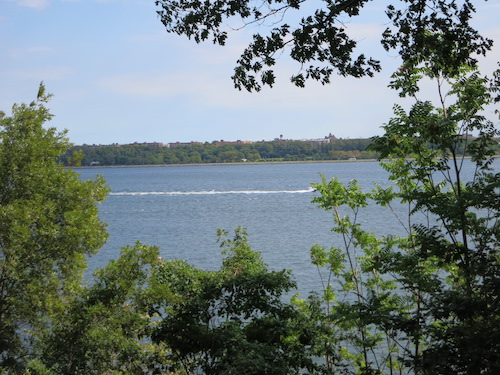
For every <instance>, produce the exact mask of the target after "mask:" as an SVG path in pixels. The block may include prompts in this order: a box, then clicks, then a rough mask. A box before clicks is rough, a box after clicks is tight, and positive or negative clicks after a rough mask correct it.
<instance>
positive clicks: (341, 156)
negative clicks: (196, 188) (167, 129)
mask: <svg viewBox="0 0 500 375" xmlns="http://www.w3.org/2000/svg"><path fill="white" fill-rule="evenodd" d="M370 142H371V140H370V139H337V140H334V141H332V142H331V143H324V144H321V145H315V146H313V145H311V143H310V142H308V141H290V140H288V141H272V142H256V143H249V144H224V145H220V146H219V145H216V144H213V143H205V144H196V143H193V144H190V145H182V146H175V147H171V148H169V147H159V146H154V145H108V146H89V145H83V146H74V147H72V148H71V149H70V150H69V151H68V152H67V153H66V154H65V155H63V157H62V159H61V160H62V162H63V163H64V164H65V165H73V166H77V165H80V164H81V165H84V166H89V165H146V164H179V163H182V164H193V163H205V164H208V163H234V162H242V161H243V159H246V160H247V161H249V162H259V161H306V160H347V159H349V158H358V159H375V158H376V157H377V156H378V155H377V153H375V152H373V151H367V147H368V145H369V144H370Z"/></svg>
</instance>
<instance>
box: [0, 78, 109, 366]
mask: <svg viewBox="0 0 500 375" xmlns="http://www.w3.org/2000/svg"><path fill="white" fill-rule="evenodd" d="M49 98H50V95H47V94H45V88H44V86H43V84H41V85H40V89H39V92H38V96H37V99H36V100H35V101H34V102H32V103H31V104H16V105H14V106H13V108H12V115H11V116H7V115H6V114H5V113H4V112H0V369H2V370H4V371H9V372H17V371H19V370H20V369H21V368H22V367H23V365H24V364H25V362H26V354H27V352H28V349H29V348H30V347H31V344H32V339H33V338H34V336H35V333H36V332H37V331H38V330H39V329H41V328H42V327H44V326H46V325H47V324H50V316H51V315H52V314H54V313H56V312H58V311H59V310H60V309H61V308H62V306H63V304H64V303H66V302H67V301H68V300H69V299H71V298H72V297H71V296H72V295H73V293H74V291H75V290H77V289H78V288H79V285H80V281H81V280H80V278H81V276H82V272H83V270H84V269H85V268H86V258H85V257H86V256H87V255H91V254H94V253H95V252H96V251H97V250H98V249H99V248H100V247H101V246H102V245H103V244H104V242H105V240H106V238H107V234H106V231H105V226H104V224H103V223H102V222H101V221H100V220H99V217H98V215H97V213H98V212H97V204H98V203H99V202H101V201H102V200H103V199H104V198H105V196H106V194H107V188H106V187H105V185H104V182H103V180H102V179H100V178H97V179H96V180H87V181H81V180H80V179H79V177H78V175H77V174H76V173H75V172H73V171H72V170H69V169H65V168H64V167H63V166H62V165H61V164H60V163H59V162H58V160H59V158H60V156H61V155H62V154H64V152H65V151H66V150H67V149H68V148H69V146H70V144H69V142H68V140H67V138H66V136H65V132H57V131H56V129H54V128H44V124H45V123H46V122H47V121H49V120H50V119H51V117H52V115H51V114H50V113H49V111H48V109H47V108H46V107H45V103H46V102H47V101H48V100H49Z"/></svg>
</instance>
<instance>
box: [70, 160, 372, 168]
mask: <svg viewBox="0 0 500 375" xmlns="http://www.w3.org/2000/svg"><path fill="white" fill-rule="evenodd" d="M359 162H379V160H377V159H356V160H289V161H252V162H250V161H246V162H231V163H182V164H134V165H92V166H90V165H83V166H79V167H72V168H73V169H92V168H135V167H190V166H193V167H194V166H198V167H199V166H220V165H269V164H314V163H359Z"/></svg>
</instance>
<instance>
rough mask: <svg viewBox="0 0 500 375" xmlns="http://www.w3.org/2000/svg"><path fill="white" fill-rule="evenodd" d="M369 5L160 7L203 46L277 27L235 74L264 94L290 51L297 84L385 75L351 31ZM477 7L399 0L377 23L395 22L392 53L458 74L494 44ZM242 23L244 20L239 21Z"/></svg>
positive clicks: (239, 83)
mask: <svg viewBox="0 0 500 375" xmlns="http://www.w3.org/2000/svg"><path fill="white" fill-rule="evenodd" d="M368 2H369V1H368V0H351V1H330V0H323V1H320V2H316V3H314V4H313V6H312V7H309V5H308V4H309V3H307V5H306V2H305V1H297V0H287V1H281V0H276V1H274V0H269V1H257V2H254V1H250V0H239V1H233V0H227V1H216V2H200V1H197V0H188V1H186V0H182V1H180V0H179V1H167V0H157V1H156V5H157V6H158V7H159V10H158V11H157V13H158V15H159V16H160V19H161V21H162V23H163V25H164V26H165V28H166V30H167V31H168V32H171V33H176V34H179V35H185V36H186V37H188V38H189V39H191V38H193V39H194V40H195V41H196V42H197V43H200V42H203V41H206V40H211V41H212V42H213V43H214V44H218V45H224V44H225V42H226V39H227V38H228V31H234V30H235V29H241V28H244V27H248V26H250V25H254V24H258V25H262V24H268V25H271V26H270V28H269V32H268V33H267V34H264V32H263V30H266V29H265V28H258V29H257V31H256V33H255V34H254V35H253V41H252V42H251V43H250V44H249V45H248V47H247V48H245V50H244V51H243V53H242V54H241V57H240V58H239V59H238V61H237V66H236V67H235V69H234V75H233V77H232V78H233V81H234V85H235V87H236V88H238V89H240V90H241V89H243V88H244V89H246V90H248V91H253V90H255V91H259V90H260V89H261V88H262V86H263V85H264V86H265V85H268V86H270V87H272V86H273V85H274V83H275V80H276V76H275V73H274V66H275V65H276V63H277V62H278V57H281V56H282V55H283V53H286V54H288V55H289V57H290V58H291V59H292V60H293V61H294V62H296V63H297V64H298V66H299V72H298V73H297V74H295V75H293V76H292V77H291V81H292V82H293V83H294V84H295V85H296V86H298V87H303V86H304V85H305V82H306V80H309V79H311V80H315V81H319V82H321V83H322V84H327V83H330V81H331V77H332V74H334V73H337V74H339V75H341V76H352V77H363V76H373V75H374V74H375V73H376V72H379V71H380V70H381V65H380V62H379V61H378V60H377V59H376V58H373V57H367V56H365V54H363V53H362V52H359V49H358V46H357V41H356V39H355V37H353V36H352V35H350V28H349V26H350V25H349V24H350V23H351V22H353V20H354V21H355V19H356V17H357V16H358V15H359V14H361V13H362V12H364V11H365V9H364V7H365V5H366V4H367V3H368ZM474 11H475V8H474V5H473V2H472V1H471V0H465V1H460V2H457V1H451V0H448V1H446V0H418V1H406V0H404V1H394V2H392V4H390V5H388V6H387V10H386V12H385V14H386V16H387V18H385V19H380V22H378V23H379V24H389V26H388V27H387V29H386V30H385V31H384V32H383V34H382V41H381V42H382V45H383V47H384V48H385V49H386V50H387V51H389V50H392V49H395V50H396V51H397V52H398V53H399V54H400V56H401V57H402V60H403V61H408V62H410V63H411V65H413V66H416V65H418V64H420V63H422V62H424V61H425V62H428V63H429V64H430V65H432V69H434V70H436V69H437V70H439V71H440V72H445V73H446V74H447V75H455V74H456V73H457V72H458V70H459V69H460V68H461V67H462V66H463V65H468V66H471V65H474V63H475V62H476V59H475V58H474V57H473V56H472V55H473V54H476V53H477V54H485V53H486V51H488V50H489V49H490V48H491V45H492V41H491V40H489V39H486V38H484V37H482V36H481V35H480V34H479V33H478V32H477V31H476V30H475V29H474V28H473V27H472V26H471V25H470V20H471V17H472V15H473V14H474ZM238 20H240V25H239V26H235V22H236V23H237V22H238ZM227 24H231V25H232V26H231V27H226V25H227ZM430 31H432V32H430ZM407 90H409V91H410V92H411V91H415V90H418V88H417V87H416V86H413V87H412V88H411V89H410V88H408V89H407Z"/></svg>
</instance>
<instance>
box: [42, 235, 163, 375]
mask: <svg viewBox="0 0 500 375" xmlns="http://www.w3.org/2000/svg"><path fill="white" fill-rule="evenodd" d="M160 263H161V260H160V258H159V257H158V248H156V247H151V246H145V245H141V244H140V243H137V244H136V245H135V246H134V247H126V248H123V249H122V252H121V255H120V257H119V258H118V259H116V260H111V261H110V262H109V263H108V264H107V265H106V266H105V267H103V268H101V269H99V270H97V271H96V272H95V274H94V281H93V283H92V284H91V285H89V286H87V287H84V288H83V289H82V290H81V291H80V293H79V294H78V295H77V296H75V298H74V299H73V300H72V301H71V303H69V304H67V305H66V307H65V309H64V311H62V312H61V314H59V315H58V316H57V317H56V319H54V321H53V325H52V327H51V328H50V330H49V331H48V332H47V333H46V334H45V336H44V337H43V338H42V340H41V344H39V345H38V348H37V349H38V353H39V356H40V357H41V358H42V359H43V362H44V365H45V366H46V367H47V368H48V369H50V370H51V371H52V372H53V373H54V374H144V373H145V372H146V373H151V372H152V371H159V370H160V369H162V368H163V366H164V365H163V364H164V362H165V361H164V360H163V358H162V359H161V360H160V359H159V358H160V357H162V356H163V351H164V350H165V348H163V347H161V346H158V345H154V344H153V343H151V342H150V340H149V339H148V337H149V335H150V332H151V325H152V315H151V314H153V312H152V310H151V305H152V304H153V303H156V302H157V301H158V300H160V299H162V298H163V295H162V294H161V293H158V291H157V290H155V289H154V284H152V283H151V279H152V277H153V275H154V274H155V273H156V271H157V267H158V266H159V265H160ZM153 315H154V314H153Z"/></svg>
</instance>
